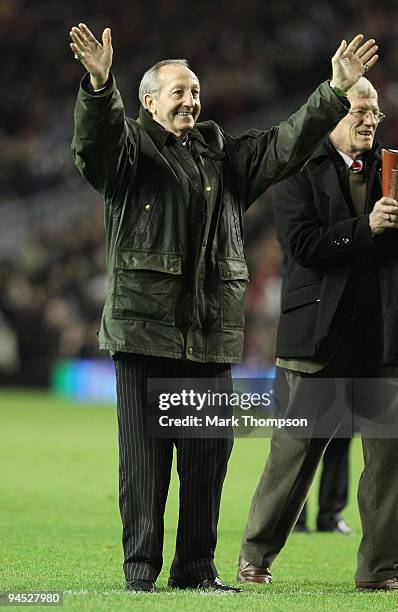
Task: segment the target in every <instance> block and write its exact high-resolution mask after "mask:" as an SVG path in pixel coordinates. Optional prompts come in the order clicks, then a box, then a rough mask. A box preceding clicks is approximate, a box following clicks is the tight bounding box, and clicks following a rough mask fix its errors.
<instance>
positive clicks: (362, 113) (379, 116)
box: [348, 108, 386, 123]
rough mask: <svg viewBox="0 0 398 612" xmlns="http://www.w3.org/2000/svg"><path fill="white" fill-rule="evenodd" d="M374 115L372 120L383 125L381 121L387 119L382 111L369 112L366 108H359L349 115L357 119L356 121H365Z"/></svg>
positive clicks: (351, 111)
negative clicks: (369, 115) (368, 116)
mask: <svg viewBox="0 0 398 612" xmlns="http://www.w3.org/2000/svg"><path fill="white" fill-rule="evenodd" d="M369 113H370V114H371V115H372V118H373V119H374V120H375V122H376V123H381V121H383V119H385V118H386V116H385V114H384V113H382V112H380V111H374V110H370V109H369V110H368V109H366V110H365V109H364V108H357V109H355V110H350V111H348V114H349V115H352V116H353V117H355V119H358V120H359V119H365V117H367V115H368V114H369Z"/></svg>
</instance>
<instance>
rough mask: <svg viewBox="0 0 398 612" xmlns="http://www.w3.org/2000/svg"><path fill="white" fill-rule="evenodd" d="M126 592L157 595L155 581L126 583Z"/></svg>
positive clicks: (130, 581) (131, 581)
mask: <svg viewBox="0 0 398 612" xmlns="http://www.w3.org/2000/svg"><path fill="white" fill-rule="evenodd" d="M126 591H130V592H131V593H157V592H158V590H157V588H156V585H155V582H154V580H139V579H138V580H129V581H128V582H126Z"/></svg>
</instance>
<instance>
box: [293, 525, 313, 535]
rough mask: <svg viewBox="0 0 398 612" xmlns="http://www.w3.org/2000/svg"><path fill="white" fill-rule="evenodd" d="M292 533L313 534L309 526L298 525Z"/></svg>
mask: <svg viewBox="0 0 398 612" xmlns="http://www.w3.org/2000/svg"><path fill="white" fill-rule="evenodd" d="M292 533H311V531H310V530H309V529H308V527H307V525H302V524H301V523H296V525H295V526H294V527H293V531H292Z"/></svg>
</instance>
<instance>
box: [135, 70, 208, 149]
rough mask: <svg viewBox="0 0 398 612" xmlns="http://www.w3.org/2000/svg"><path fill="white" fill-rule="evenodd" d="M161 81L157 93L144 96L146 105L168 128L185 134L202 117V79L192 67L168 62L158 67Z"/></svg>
mask: <svg viewBox="0 0 398 612" xmlns="http://www.w3.org/2000/svg"><path fill="white" fill-rule="evenodd" d="M158 82H159V92H158V93H157V95H156V97H154V96H151V95H149V94H147V95H146V96H145V104H146V107H147V108H148V110H149V111H150V112H151V113H152V117H153V119H154V120H155V121H157V122H158V123H160V124H161V125H162V126H163V127H164V128H165V129H166V130H168V131H169V132H172V133H173V134H175V135H176V136H177V138H184V136H186V134H187V133H188V132H189V130H191V129H192V128H193V126H194V125H195V122H196V120H197V118H198V117H199V113H200V87H199V81H198V79H197V78H196V76H195V75H194V73H193V72H192V71H191V70H189V68H186V67H185V66H182V65H179V64H169V65H167V66H162V67H161V68H160V69H159V72H158Z"/></svg>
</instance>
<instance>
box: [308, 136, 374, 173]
mask: <svg viewBox="0 0 398 612" xmlns="http://www.w3.org/2000/svg"><path fill="white" fill-rule="evenodd" d="M336 154H337V155H338V153H337V151H336V149H335V148H334V146H333V145H332V143H331V142H330V140H329V139H327V140H325V141H324V142H323V143H322V144H321V145H320V146H319V147H318V148H317V149H316V150H315V151H314V153H313V154H312V156H311V157H310V159H309V162H308V163H309V165H310V168H311V174H312V173H316V172H317V169H318V168H319V167H320V166H323V163H324V162H325V161H326V160H329V161H330V162H331V161H332V160H333V159H334V156H335V155H336ZM375 162H378V163H380V162H381V145H380V142H378V141H376V140H375V141H374V142H373V146H372V148H371V150H370V151H369V153H368V154H367V155H366V160H365V170H366V171H367V170H368V168H369V165H373V163H375Z"/></svg>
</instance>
